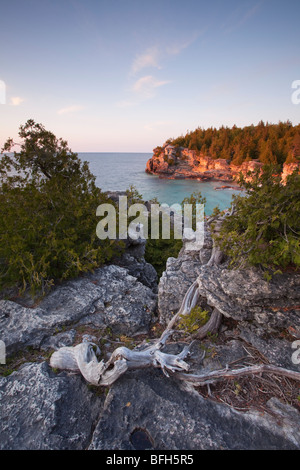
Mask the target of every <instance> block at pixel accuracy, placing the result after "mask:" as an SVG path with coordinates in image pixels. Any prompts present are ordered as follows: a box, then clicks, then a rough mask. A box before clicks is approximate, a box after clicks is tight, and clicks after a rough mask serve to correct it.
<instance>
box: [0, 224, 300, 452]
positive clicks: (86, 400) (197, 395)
mask: <svg viewBox="0 0 300 470" xmlns="http://www.w3.org/2000/svg"><path fill="white" fill-rule="evenodd" d="M188 248H189V249H188ZM140 249H141V247H139V246H136V247H135V248H134V249H133V251H132V252H131V254H130V255H129V257H128V258H126V259H125V260H124V263H125V262H128V263H129V264H128V266H129V265H130V263H131V262H132V265H131V266H130V270H131V271H129V269H127V268H124V267H121V266H116V265H111V266H106V267H103V268H99V269H98V270H96V271H95V273H93V274H87V275H85V276H83V277H82V278H80V279H76V280H73V281H68V282H66V283H63V284H62V285H60V286H57V287H56V289H54V290H53V291H52V292H51V293H50V294H48V295H47V296H46V297H45V298H44V299H43V300H42V301H41V302H40V303H39V305H32V304H30V303H28V304H27V303H26V299H23V300H22V301H19V303H17V302H16V301H8V300H2V301H0V308H1V310H0V312H1V313H0V327H1V333H0V338H1V339H2V338H3V339H4V340H5V342H6V346H7V352H8V355H10V354H12V353H13V352H16V351H20V350H23V349H24V348H26V347H27V346H29V345H30V346H32V347H34V348H35V349H36V351H38V352H39V355H38V356H37V358H36V361H37V362H35V363H33V362H30V363H25V364H23V366H21V367H20V368H19V369H18V370H16V371H15V372H13V373H11V374H10V375H8V376H7V377H2V378H0V398H1V399H0V414H1V420H0V434H1V440H0V449H32V450H33V449H53V450H58V449H76V450H77V449H90V450H104V449H109V450H115V451H118V450H131V451H132V450H135V449H152V450H200V449H230V450H232V449H268V450H271V449H274V450H275V449H276V450H279V449H300V431H299V430H300V414H299V410H298V409H297V408H296V407H295V406H291V405H290V404H288V403H287V400H285V395H284V393H285V390H284V387H283V390H282V393H281V398H282V399H281V400H279V399H278V397H277V396H276V397H275V396H274V395H272V394H269V392H268V396H267V399H266V400H265V403H264V405H263V412H262V408H261V406H262V405H261V403H259V405H260V408H259V407H254V406H253V407H251V406H248V407H247V408H245V409H244V410H243V406H237V408H238V409H236V408H235V407H233V406H228V405H227V404H224V398H225V396H224V394H225V393H226V390H228V388H229V387H230V381H227V382H226V386H224V387H223V386H222V387H221V388H220V389H219V391H218V390H217V391H216V392H215V390H214V385H212V386H211V388H209V387H208V388H206V387H199V386H198V387H197V386H192V385H191V384H189V383H185V382H183V381H181V380H179V379H177V378H176V375H175V376H174V377H173V378H172V377H166V376H165V375H164V374H163V372H162V370H157V369H154V370H153V369H147V370H136V371H131V370H130V369H129V370H128V371H127V372H126V373H125V374H124V375H122V376H121V377H120V378H119V380H117V381H116V382H115V383H114V384H113V385H112V386H111V387H110V388H109V389H108V393H107V394H106V393H103V389H102V388H101V387H98V388H96V387H94V386H93V387H91V386H88V384H87V383H86V381H85V380H84V379H83V378H82V377H81V376H80V375H77V373H75V372H74V371H73V372H72V371H70V372H60V373H57V371H56V370H52V369H51V367H50V366H49V359H48V360H47V361H45V354H44V353H43V351H48V350H49V349H57V348H60V347H62V346H71V345H74V343H75V341H76V334H77V332H78V330H79V329H80V328H82V327H84V328H85V329H86V328H88V329H89V330H90V331H89V332H90V336H89V337H88V338H87V340H88V341H97V345H98V347H99V346H100V350H101V351H98V352H99V353H100V354H101V355H102V358H105V359H107V358H108V357H110V353H109V352H108V351H107V350H106V346H107V344H106V343H105V344H104V343H102V342H100V340H99V337H98V338H94V337H93V336H91V335H93V334H95V335H96V336H97V335H98V332H99V331H101V329H102V328H106V327H108V326H109V328H110V329H111V331H112V332H113V333H114V334H120V335H121V334H124V335H135V334H138V333H141V332H149V328H150V326H151V325H152V323H151V322H152V320H153V319H154V318H155V317H154V315H155V313H156V299H157V296H156V294H155V292H154V291H153V288H151V287H149V286H147V285H145V283H142V282H140V280H138V279H137V277H134V276H132V275H131V274H130V272H131V273H133V272H134V269H137V270H136V271H135V272H136V273H137V276H138V277H139V279H142V276H144V275H145V270H146V271H147V266H146V265H145V264H143V261H142V260H141V265H138V266H137V268H134V263H133V261H132V259H131V262H130V257H131V256H132V257H133V258H134V259H135V260H136V259H137V258H135V257H134V256H133V255H134V253H135V254H137V252H139V250H140ZM135 250H137V251H135ZM212 252H213V243H212V239H211V236H210V233H209V230H208V226H207V225H206V230H205V239H204V246H203V248H202V249H201V250H200V252H199V251H197V250H196V249H195V250H194V251H193V250H191V249H190V244H189V246H188V245H187V244H186V243H185V242H184V244H183V248H182V250H181V252H180V254H179V256H178V258H171V259H169V260H168V263H167V266H166V270H165V272H164V274H163V276H162V278H161V280H160V283H159V288H158V307H159V315H160V317H159V318H160V322H161V323H163V324H165V323H167V322H168V320H169V319H170V317H171V316H172V315H173V313H175V312H176V311H177V310H178V308H179V306H180V304H181V301H182V299H183V297H184V295H185V293H186V291H187V289H188V287H189V286H190V285H191V284H193V283H194V282H195V281H197V283H198V286H199V289H200V294H201V296H200V299H199V301H198V302H199V304H200V305H203V307H205V308H206V307H207V309H208V310H213V309H218V311H220V312H221V313H222V315H223V318H224V320H225V323H223V325H222V326H221V328H220V330H219V334H218V337H217V339H216V337H215V338H210V337H208V338H207V339H206V340H204V341H201V342H200V341H196V342H194V343H193V345H192V347H191V350H190V352H191V357H190V359H189V360H188V361H189V363H190V366H191V369H190V372H191V373H206V372H210V371H214V370H220V369H227V368H228V367H232V364H239V365H245V366H246V365H249V364H253V363H255V357H256V356H259V358H263V361H264V363H267V364H271V365H275V366H279V367H284V368H287V369H289V370H293V371H297V372H300V365H299V364H297V363H294V362H293V361H292V353H293V348H292V345H291V339H300V322H299V318H300V314H299V310H298V306H299V305H300V297H299V296H300V292H299V291H300V289H299V275H297V274H295V273H294V274H293V273H291V274H288V275H280V276H276V277H274V279H272V281H271V282H269V283H267V282H266V281H265V280H264V279H263V278H262V276H261V274H260V273H259V272H258V271H256V270H240V271H230V270H228V268H227V262H226V259H224V260H223V262H222V263H221V264H219V265H209V264H207V263H208V262H209V260H210V259H211V254H212ZM140 253H142V252H140ZM141 266H144V268H145V270H143V269H142V267H141ZM146 277H147V276H146ZM150 277H151V276H150ZM226 322H227V323H226ZM156 328H159V325H156ZM282 333H284V334H282ZM179 338H180V336H179ZM112 342H114V340H113V339H112ZM117 342H118V343H119V341H117ZM150 342H151V340H150ZM184 345H185V344H181V343H180V340H178V341H177V342H176V343H173V344H166V345H164V347H163V348H162V352H163V353H164V354H166V355H172V354H178V353H179V352H180V351H181V350H182V347H183V346H184ZM143 348H145V349H146V348H148V341H146V342H145V343H143V344H142V345H140V346H139V348H136V350H140V351H143ZM203 352H204V353H205V355H204V354H203ZM263 379H264V378H261V380H263ZM253 380H254V378H253V376H252V375H251V376H249V378H246V379H245V381H246V382H247V381H248V382H250V383H251V382H252V381H253ZM271 380H272V379H271V377H267V379H266V380H265V383H267V384H268V383H270V381H271ZM234 383H235V384H237V385H235V387H236V388H235V389H233V391H232V395H233V396H234V397H238V395H239V394H240V395H243V393H246V392H245V391H244V389H243V387H246V385H245V383H244V385H243V383H242V382H241V384H240V383H239V381H235V382H234ZM262 383H264V382H262ZM278 383H279V385H278V384H277V383H276V384H275V386H276V388H277V389H279V391H281V388H282V386H281V384H280V382H278ZM284 386H286V382H284ZM203 388H205V392H206V397H204V396H203V395H204V393H203ZM95 389H96V390H98V392H96V390H95ZM200 389H201V390H200ZM101 392H102V393H101ZM219 395H221V398H222V400H220V399H219V400H217V398H218V396H219ZM241 400H242V397H241ZM245 403H246V401H245V400H244V401H242V405H244V404H245Z"/></svg>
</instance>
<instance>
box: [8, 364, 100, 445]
mask: <svg viewBox="0 0 300 470" xmlns="http://www.w3.org/2000/svg"><path fill="white" fill-rule="evenodd" d="M0 397H1V399H0V414H1V421H0V435H1V439H0V449H1V450H53V449H55V450H80V449H85V448H86V447H87V446H88V445H89V442H90V440H91V436H92V432H93V428H94V426H95V425H96V422H97V420H98V417H99V414H100V411H101V409H102V404H103V401H104V398H103V397H102V396H100V397H99V396H97V395H96V394H95V393H93V392H92V391H90V390H89V389H88V387H87V385H86V383H84V381H83V379H82V378H81V377H80V376H76V375H71V374H69V375H67V374H65V373H64V372H62V373H60V374H59V375H56V374H55V373H53V372H52V370H51V369H50V367H49V366H48V364H47V363H46V362H43V363H39V364H38V363H35V364H33V363H27V364H25V365H24V366H23V367H21V368H20V369H19V370H18V371H17V372H13V373H12V374H11V375H10V376H8V377H5V378H0Z"/></svg>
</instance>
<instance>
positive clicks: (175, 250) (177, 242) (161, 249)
mask: <svg viewBox="0 0 300 470" xmlns="http://www.w3.org/2000/svg"><path fill="white" fill-rule="evenodd" d="M155 202H157V201H155ZM205 202H206V199H205V198H203V197H202V195H201V193H200V192H194V193H193V194H191V196H189V197H186V198H185V199H184V200H183V201H182V203H181V205H182V207H183V204H192V205H193V214H192V216H193V220H192V225H193V229H194V230H195V229H196V227H195V220H196V204H205ZM150 222H151V221H150ZM149 225H150V224H149ZM149 231H150V229H149ZM181 248H182V239H175V238H174V230H172V229H171V230H170V239H169V240H165V239H163V238H159V239H157V240H154V239H153V240H152V239H150V238H149V239H148V240H147V244H146V251H145V260H146V261H147V262H148V263H150V264H152V266H154V268H155V269H156V272H157V274H158V277H161V275H162V273H163V271H164V270H165V268H166V262H167V259H168V258H177V256H178V254H179V251H180V250H181Z"/></svg>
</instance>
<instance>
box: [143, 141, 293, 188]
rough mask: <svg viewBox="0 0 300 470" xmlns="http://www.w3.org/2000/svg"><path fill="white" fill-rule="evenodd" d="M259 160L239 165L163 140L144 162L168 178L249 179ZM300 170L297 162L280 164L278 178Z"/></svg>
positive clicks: (152, 170) (150, 170) (283, 178)
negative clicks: (281, 170) (281, 166)
mask: <svg viewBox="0 0 300 470" xmlns="http://www.w3.org/2000/svg"><path fill="white" fill-rule="evenodd" d="M262 166H263V164H262V163H261V162H260V161H259V160H250V161H245V162H243V163H242V164H241V165H233V164H232V163H230V162H229V161H227V160H224V159H222V158H218V159H213V158H211V157H208V156H206V155H204V154H201V153H200V154H199V152H196V151H195V150H189V149H187V148H183V147H174V146H172V145H170V144H164V145H163V146H162V147H161V148H159V149H158V150H157V149H154V154H153V156H152V158H150V159H149V160H148V162H147V164H146V172H147V173H151V174H154V175H158V176H159V177H160V178H168V179H197V180H199V181H211V180H217V181H230V182H234V181H235V179H237V177H238V176H239V174H240V173H242V174H243V176H244V177H245V179H246V180H247V179H249V178H250V177H251V176H248V173H249V172H250V174H251V173H253V172H254V171H256V170H257V169H260V168H262ZM296 169H299V170H300V164H299V163H290V164H284V166H283V172H282V180H283V181H285V180H286V178H287V176H288V175H290V174H292V173H293V171H295V170H296Z"/></svg>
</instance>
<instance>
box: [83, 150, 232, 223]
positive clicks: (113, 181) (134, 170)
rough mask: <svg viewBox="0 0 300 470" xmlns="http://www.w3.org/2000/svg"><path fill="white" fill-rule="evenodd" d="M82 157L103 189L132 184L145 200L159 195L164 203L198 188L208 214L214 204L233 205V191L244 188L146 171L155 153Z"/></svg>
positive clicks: (117, 188)
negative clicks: (172, 178)
mask: <svg viewBox="0 0 300 470" xmlns="http://www.w3.org/2000/svg"><path fill="white" fill-rule="evenodd" d="M78 156H79V158H80V159H81V160H83V161H87V162H88V163H89V167H90V170H91V172H92V173H93V174H94V175H95V176H96V183H97V186H99V187H100V188H101V189H102V190H103V191H117V190H118V191H124V190H126V189H128V188H129V186H130V185H134V186H135V187H136V189H137V190H138V191H139V193H141V194H142V195H143V198H144V199H145V200H149V199H152V198H153V197H156V198H157V199H158V201H159V202H160V203H161V204H163V203H166V204H169V205H171V204H175V203H181V201H182V200H183V199H184V198H185V197H186V196H189V195H191V194H192V193H193V192H195V191H200V192H201V194H202V196H204V197H205V198H206V201H207V202H206V205H205V213H206V214H207V215H209V214H211V212H212V210H213V209H214V207H216V206H219V208H220V209H221V210H223V209H226V208H228V207H229V206H230V202H231V198H232V195H233V194H240V191H234V190H230V189H224V190H219V191H215V188H217V187H220V186H223V185H224V184H226V183H224V182H221V181H220V182H219V181H216V182H201V181H195V180H166V179H160V178H159V177H158V176H154V175H149V174H147V173H146V172H145V168H146V163H147V160H148V159H149V158H151V157H152V154H151V153H78Z"/></svg>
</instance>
